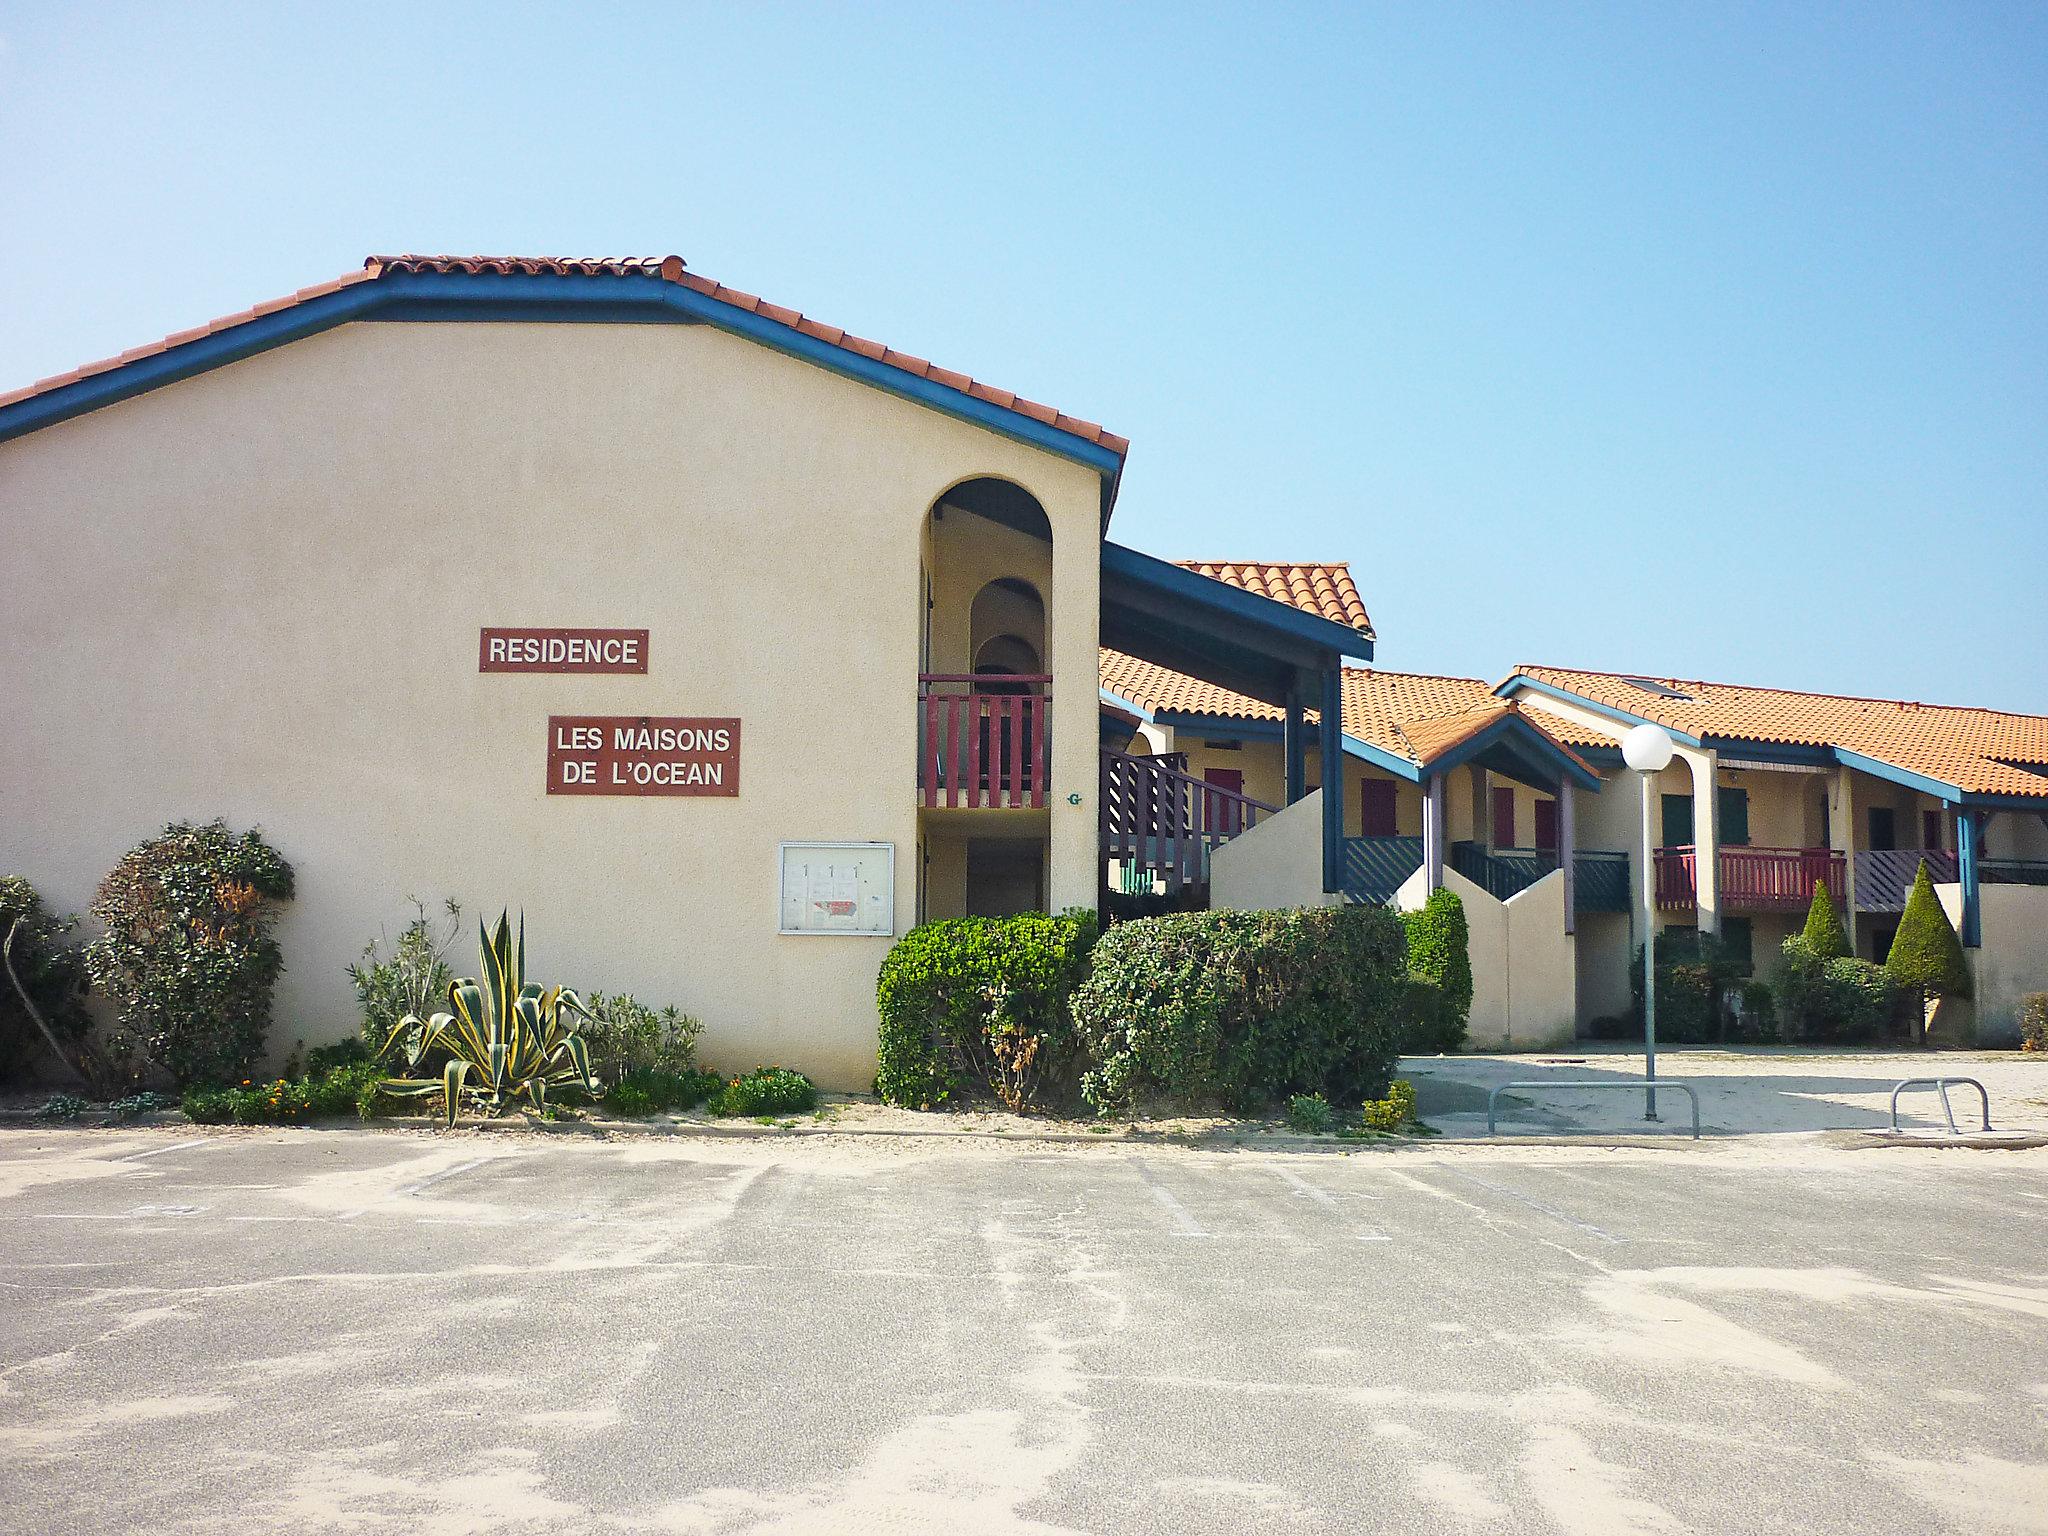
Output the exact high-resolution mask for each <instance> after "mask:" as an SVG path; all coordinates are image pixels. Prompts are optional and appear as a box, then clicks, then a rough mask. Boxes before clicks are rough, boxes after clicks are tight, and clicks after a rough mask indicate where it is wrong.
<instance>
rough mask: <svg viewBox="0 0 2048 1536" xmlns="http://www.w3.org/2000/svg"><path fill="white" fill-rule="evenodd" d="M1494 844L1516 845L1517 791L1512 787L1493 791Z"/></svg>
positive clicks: (1497, 846) (1506, 846)
mask: <svg viewBox="0 0 2048 1536" xmlns="http://www.w3.org/2000/svg"><path fill="white" fill-rule="evenodd" d="M1493 846H1494V847H1496V848H1512V847H1514V846H1515V792H1514V791H1513V790H1512V789H1496V790H1494V792H1493Z"/></svg>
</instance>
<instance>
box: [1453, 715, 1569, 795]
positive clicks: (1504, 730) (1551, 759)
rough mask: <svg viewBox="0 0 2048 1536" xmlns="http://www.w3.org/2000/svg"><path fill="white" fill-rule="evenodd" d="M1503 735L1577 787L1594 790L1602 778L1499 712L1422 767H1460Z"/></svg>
mask: <svg viewBox="0 0 2048 1536" xmlns="http://www.w3.org/2000/svg"><path fill="white" fill-rule="evenodd" d="M1506 736H1513V737H1514V738H1515V740H1516V742H1517V744H1518V745H1521V746H1524V747H1528V748H1533V749H1534V750H1535V752H1536V754H1537V755H1538V756H1539V757H1540V758H1541V759H1542V760H1543V761H1544V762H1546V763H1549V764H1550V765H1552V766H1553V767H1555V768H1556V769H1557V771H1558V773H1559V775H1560V776H1562V777H1564V778H1567V779H1570V780H1571V781H1572V782H1573V783H1574V784H1576V785H1577V786H1578V787H1579V788H1580V789H1591V790H1598V789H1599V788H1600V786H1601V784H1602V783H1604V782H1605V781H1604V780H1603V779H1602V778H1601V777H1600V775H1599V774H1597V773H1593V772H1590V771H1589V770H1587V769H1586V768H1585V767H1583V766H1582V765H1581V764H1579V763H1577V762H1574V761H1573V760H1572V756H1571V754H1570V753H1569V752H1567V751H1565V750H1564V748H1562V747H1561V746H1559V745H1558V744H1557V743H1556V742H1555V741H1552V740H1551V739H1550V738H1549V737H1548V736H1546V735H1544V733H1543V732H1542V731H1541V730H1539V729H1537V727H1536V726H1535V725H1534V724H1533V723H1532V722H1530V721H1528V720H1525V719H1523V718H1522V717H1521V716H1520V715H1518V714H1503V715H1502V716H1501V717H1500V719H1498V720H1495V721H1493V722H1491V723H1490V724H1488V725H1486V726H1484V727H1482V728H1481V729H1479V730H1477V731H1474V732H1473V733H1472V734H1471V735H1470V736H1467V737H1466V738H1465V739H1464V740H1463V741H1461V742H1459V743H1458V744H1457V745H1456V746H1455V747H1452V748H1451V749H1450V750H1449V751H1448V752H1445V753H1443V754H1442V755H1441V756H1439V757H1436V758H1432V759H1431V760H1430V761H1429V762H1428V763H1426V764H1424V767H1425V768H1426V769H1427V770H1428V771H1429V772H1431V773H1449V772H1450V771H1451V770H1452V769H1453V768H1457V767H1461V766H1462V765H1464V764H1466V763H1469V762H1470V761H1472V759H1473V758H1475V757H1478V756H1481V755H1482V754H1483V753H1485V752H1486V751H1487V750H1488V749H1489V748H1491V747H1493V746H1494V745H1495V744H1496V743H1498V742H1499V741H1500V740H1501V739H1502V738H1503V737H1506Z"/></svg>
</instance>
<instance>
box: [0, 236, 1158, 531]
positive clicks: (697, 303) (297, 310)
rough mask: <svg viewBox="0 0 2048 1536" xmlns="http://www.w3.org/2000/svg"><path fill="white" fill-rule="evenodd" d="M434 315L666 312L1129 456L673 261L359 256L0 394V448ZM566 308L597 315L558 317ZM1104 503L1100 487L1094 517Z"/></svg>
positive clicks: (985, 387)
mask: <svg viewBox="0 0 2048 1536" xmlns="http://www.w3.org/2000/svg"><path fill="white" fill-rule="evenodd" d="M437 301H442V302H446V303H448V304H449V305H450V306H451V309H450V311H449V312H448V313H446V314H437V315H436V316H435V318H474V319H506V318H513V319H516V318H521V316H520V315H519V314H508V313H507V312H506V311H505V309H504V308H503V307H502V306H503V305H504V304H505V303H507V302H510V303H514V304H519V305H523V306H528V307H530V308H531V309H532V310H533V317H534V318H559V319H578V318H580V319H600V320H601V319H609V318H618V312H619V311H620V310H621V309H622V308H623V307H625V306H638V307H641V308H643V309H652V310H659V309H668V310H672V311H673V312H674V313H673V315H672V316H670V317H669V318H674V319H678V320H689V319H698V320H705V321H709V322H710V323H712V324H715V325H719V326H721V328H723V329H727V330H731V331H734V332H736V333H738V334H740V335H745V336H748V337H750V338H751V339H753V340H756V341H763V342H766V343H768V344H769V345H773V346H778V347H780V349H781V350H784V351H789V352H792V353H794V354H796V355H798V356H801V357H805V358H806V359H807V360H809V361H813V362H819V363H822V364H823V365H824V366H827V367H836V368H837V369H838V371H842V372H846V373H849V374H850V375H852V376H853V377H856V378H861V379H863V380H864V381H866V382H869V383H874V384H879V385H881V386H883V387H885V388H893V389H894V390H895V391H896V392H897V393H900V394H905V395H907V396H909V397H910V398H912V399H915V400H918V401H920V402H921V403H923V404H927V405H934V406H937V407H938V408H940V409H947V408H949V407H953V408H955V409H956V414H962V415H966V416H967V417H968V418H969V419H971V420H976V421H978V422H980V424H982V425H987V426H992V427H994V428H995V429H996V430H999V431H1002V430H1007V431H1008V432H1009V434H1010V435H1012V436H1017V437H1021V438H1022V439H1023V440H1025V441H1027V442H1032V443H1035V444H1036V445H1037V446H1040V447H1050V448H1053V449H1054V451H1061V450H1062V449H1065V450H1067V451H1068V452H1069V456H1071V457H1078V458H1081V459H1082V460H1083V461H1084V462H1087V463H1089V464H1091V465H1092V466H1093V467H1095V468H1097V469H1098V470H1101V471H1102V472H1103V473H1104V474H1105V475H1107V476H1109V477H1111V479H1112V481H1113V479H1114V477H1115V476H1116V475H1117V474H1118V473H1119V472H1120V471H1121V469H1122V464H1123V459H1124V456H1125V455H1126V454H1127V453H1128V452H1129V450H1130V443H1129V441H1128V440H1127V439H1125V438H1122V437H1119V436H1117V435H1116V434H1115V433H1113V432H1110V431H1108V430H1106V429H1105V428H1103V427H1101V426H1099V425H1097V424H1096V423H1094V422H1092V421H1084V420H1082V419H1081V418H1079V417H1076V416H1069V415H1067V414H1066V413H1065V412H1063V411H1059V410H1056V409H1054V408H1053V407H1052V406H1049V405H1041V404H1040V403H1039V402H1037V401H1035V400H1027V399H1025V398H1024V397H1023V396H1021V395H1018V394H1016V393H1014V392H1013V391H1010V390H1007V389H998V388H996V387H995V386H994V385H991V384H984V383H982V382H981V381H979V380H977V379H973V378H970V377H968V375H966V374H964V373H956V372H954V371H953V370H951V369H948V368H941V367H939V366H938V365H936V364H935V363H931V362H928V361H926V360H925V359H924V358H921V357H914V356H912V355H911V354H909V353H906V352H898V351H896V350H895V349H894V348H892V347H887V346H884V345H883V344H882V343H881V342H878V341H869V340H867V339H866V338H865V337H861V336H855V335H853V334H851V333H850V332H848V331H846V330H844V329H842V328H841V327H839V326H835V325H826V324H824V323H823V322H821V321H818V320H813V319H811V318H810V317H809V316H807V315H804V314H801V313H799V312H798V311H796V310H793V309H787V308H784V307H783V306H781V305H779V304H770V303H768V302H767V301H765V300H763V299H760V298H757V297H755V296H754V295H753V294H750V293H743V292H741V291H740V290H739V289H737V288H728V287H726V286H725V285H724V284H722V283H717V282H714V281H712V280H711V279H710V278H707V277H700V276H698V275H697V274H696V273H694V272H691V271H689V270H687V268H686V266H685V264H684V262H683V259H682V258H681V257H680V256H661V257H653V256H604V257H559V256H418V255H406V256H371V257H369V258H367V259H366V260H365V261H364V263H363V268H362V270H361V271H359V272H350V273H345V274H343V275H342V276H340V277H337V278H335V279H334V280H333V281H331V282H326V283H319V284H316V285H315V286H313V287H311V288H301V289H299V290H298V291H297V292H296V293H292V294H287V295H286V296H284V297H283V298H280V299H272V300H269V301H268V302H266V303H262V304H257V305H254V306H252V307H251V308H249V309H245V310H240V311H238V312H237V313H235V314H231V315H223V316H221V317H220V318H219V319H216V320H211V321H209V322H207V323H206V324H205V325H201V326H195V327H193V328H192V329H190V330H185V331H177V332H173V333H172V334H171V335H169V336H166V337H164V338H162V339H161V340H159V341H153V342H149V343H146V344H144V345H142V346H139V347H132V348H130V349H129V350H128V351H126V352H123V353H120V354H119V355H117V356H115V357H109V358H102V359H100V360H99V361H97V362H92V363H85V364H82V365H81V366H79V367H77V368H73V369H71V370H70V371H68V372H66V373H60V374H55V375H53V376H51V377H50V378H46V379H39V380H37V381H36V382H35V383H33V384H30V385H27V386H25V387H23V388H20V389H16V390H14V391H12V392H10V393H7V394H0V441H4V440H5V439H7V438H9V437H16V436H19V435H21V434H22V433H24V432H31V431H34V430H35V429H36V428H38V427H42V426H47V425H49V424H51V423H52V422H55V421H61V420H64V419H66V418H67V417H70V416H76V415H79V414H81V413H83V412H85V411H89V410H93V409H96V408H97V407H99V406H101V405H109V404H112V403H113V402H114V401H115V400H120V399H126V398H128V397H129V396H131V395H134V394H138V393H140V392H142V390H144V389H149V388H154V387H156V386H157V385H158V384H166V383H170V382H172V381H173V380H174V379H179V378H187V377H190V376H191V375H192V374H194V373H198V372H201V371H203V370H205V369H207V368H212V367H219V366H221V365H223V364H225V363H229V362H234V361H236V360H237V359H239V358H241V357H246V356H249V355H251V354H252V353H255V352H258V351H262V350H265V349H266V348H268V347H272V346H277V345H281V344H282V343H284V342H287V341H295V340H297V339H299V338H300V337H301V336H305V335H310V334H312V333H314V332H316V331H319V330H324V329H327V328H328V327H329V326H332V325H338V324H341V323H342V322H344V321H347V320H353V319H358V318H361V317H363V316H364V315H367V314H369V313H370V312H372V311H373V310H378V309H393V308H395V309H397V310H398V311H399V315H398V317H399V318H404V317H405V316H406V315H407V314H408V313H412V312H417V311H416V309H415V306H417V305H419V304H421V303H425V304H433V303H435V302H437ZM571 305H584V306H589V305H596V306H598V307H597V308H595V309H592V308H587V307H586V308H585V310H584V312H582V313H580V314H572V313H567V312H563V307H564V306H571ZM487 306H488V307H487ZM551 311H552V312H551ZM641 318H645V315H643V316H641ZM123 375H128V376H129V377H125V378H123V377H121V376H123ZM117 380H118V382H117ZM124 386H125V387H124ZM1109 494H1110V492H1109V488H1107V487H1106V488H1105V503H1106V502H1107V500H1108V499H1109Z"/></svg>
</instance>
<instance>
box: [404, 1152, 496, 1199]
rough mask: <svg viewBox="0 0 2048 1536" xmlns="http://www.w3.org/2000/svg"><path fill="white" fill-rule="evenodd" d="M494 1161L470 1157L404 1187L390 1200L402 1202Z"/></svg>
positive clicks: (488, 1158)
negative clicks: (445, 1180) (446, 1180)
mask: <svg viewBox="0 0 2048 1536" xmlns="http://www.w3.org/2000/svg"><path fill="white" fill-rule="evenodd" d="M494 1161H495V1159H494V1158H490V1157H472V1158H471V1159H470V1160H469V1161H468V1162H466V1163H457V1164H456V1165H455V1166H454V1167H453V1168H443V1169H442V1170H441V1171H440V1172H439V1173H434V1174H429V1175H428V1176H427V1177H426V1178H424V1179H421V1180H420V1181H419V1183H417V1184H408V1185H406V1186H405V1188H403V1189H401V1190H400V1191H399V1192H398V1193H397V1194H395V1195H393V1196H392V1198H393V1199H394V1200H403V1199H404V1198H405V1197H406V1196H408V1195H416V1194H418V1193H419V1192H420V1191H421V1190H423V1189H432V1188H433V1187H434V1186H435V1185H436V1184H439V1183H440V1182H441V1181H442V1180H443V1179H452V1178H454V1177H455V1175H457V1174H458V1173H467V1172H469V1170H470V1169H472V1168H481V1167H483V1165H484V1164H485V1163H488V1162H494Z"/></svg>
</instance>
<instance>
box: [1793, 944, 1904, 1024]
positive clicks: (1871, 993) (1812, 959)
mask: <svg viewBox="0 0 2048 1536" xmlns="http://www.w3.org/2000/svg"><path fill="white" fill-rule="evenodd" d="M1775 990H1776V992H1777V997H1778V1005H1779V1015H1780V1020H1781V1027H1782V1029H1783V1031H1784V1033H1785V1034H1786V1036H1787V1038H1790V1039H1796V1040H1804V1041H1813V1042H1817V1043H1820V1044H1827V1045H1854V1044H1859V1043H1865V1042H1868V1041H1872V1040H1875V1039H1877V1038H1878V1037H1879V1036H1880V1035H1881V1034H1882V1033H1883V1032H1884V1030H1885V1028H1886V1026H1887V1025H1888V1024H1889V1023H1890V1022H1891V1018H1892V1015H1893V1013H1894V1012H1895V1011H1896V1009H1897V1006H1898V988H1897V987H1896V986H1895V985H1894V984H1893V982H1892V980H1891V978H1890V977H1889V976H1888V975H1886V974H1885V970H1884V967H1883V966H1880V965H1873V964H1871V963H1870V962H1869V961H1868V960H1857V959H1853V958H1837V959H1833V960H1822V959H1820V958H1819V957H1817V956H1815V955H1814V954H1812V953H1811V952H1810V951H1809V950H1808V949H1807V948H1806V943H1805V939H1804V937H1803V936H1802V935H1800V934H1796V933H1795V934H1794V935H1792V937H1790V938H1789V939H1787V940H1786V941H1785V945H1784V960H1783V963H1782V964H1781V965H1780V967H1779V970H1778V980H1777V987H1776V989H1775Z"/></svg>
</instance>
